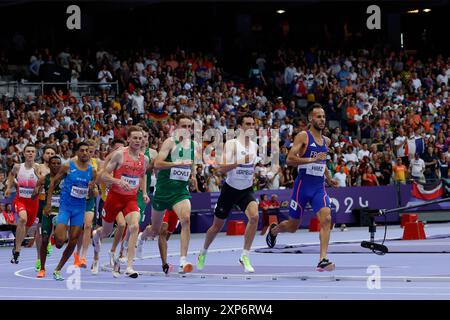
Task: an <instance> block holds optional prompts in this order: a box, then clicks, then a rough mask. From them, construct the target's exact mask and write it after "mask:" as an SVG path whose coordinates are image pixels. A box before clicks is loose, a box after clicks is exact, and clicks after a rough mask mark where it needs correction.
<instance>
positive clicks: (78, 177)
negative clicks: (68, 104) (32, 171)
mask: <svg viewBox="0 0 450 320" xmlns="http://www.w3.org/2000/svg"><path fill="white" fill-rule="evenodd" d="M76 155H77V157H76V159H75V160H72V159H71V160H69V161H68V162H67V163H65V164H64V165H63V166H61V168H60V170H59V172H58V173H57V174H56V176H55V177H54V178H53V179H52V180H51V182H50V187H49V188H48V192H47V205H46V207H45V214H50V212H51V207H52V205H51V201H52V200H51V199H52V196H53V192H54V190H55V188H56V186H57V185H58V184H59V182H60V181H61V180H62V179H64V184H63V187H62V189H61V200H60V206H59V214H58V218H57V225H56V229H55V244H56V248H58V249H60V248H62V246H63V245H64V242H65V240H66V234H67V229H66V228H67V226H69V225H70V228H69V241H68V243H67V247H66V249H65V250H64V252H63V255H62V257H61V260H60V261H59V264H58V266H57V267H56V268H55V270H54V272H53V278H54V279H55V280H58V281H61V280H64V278H63V277H62V276H61V269H62V267H63V266H64V264H65V263H66V262H67V260H68V259H69V258H70V256H71V255H72V253H73V251H74V250H75V246H76V245H77V242H78V238H79V237H80V236H81V234H82V231H83V229H82V227H83V222H84V213H85V212H86V198H87V197H88V195H89V192H91V194H90V195H91V196H92V190H93V188H94V185H95V179H96V175H97V173H96V171H95V170H94V169H93V168H92V165H91V164H90V163H89V145H88V144H87V143H86V142H80V143H79V144H78V145H77V146H76ZM69 223H70V224H69Z"/></svg>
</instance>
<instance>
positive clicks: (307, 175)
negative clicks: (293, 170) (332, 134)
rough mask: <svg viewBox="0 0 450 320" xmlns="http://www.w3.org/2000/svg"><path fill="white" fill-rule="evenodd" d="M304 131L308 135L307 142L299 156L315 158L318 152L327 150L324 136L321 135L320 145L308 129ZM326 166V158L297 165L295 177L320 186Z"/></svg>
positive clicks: (322, 182) (323, 180)
mask: <svg viewBox="0 0 450 320" xmlns="http://www.w3.org/2000/svg"><path fill="white" fill-rule="evenodd" d="M306 133H307V135H308V144H307V147H306V151H305V153H304V154H303V156H302V157H301V158H315V157H316V156H317V155H318V154H319V153H327V152H328V148H327V145H326V140H325V137H324V136H322V145H319V144H318V143H317V141H315V140H314V137H313V136H312V134H311V132H310V131H306ZM326 166H327V165H326V160H323V161H319V162H314V163H308V164H302V165H299V166H298V176H297V179H302V180H307V181H309V182H310V183H311V184H313V185H314V184H315V185H321V186H322V185H323V184H324V182H325V168H326Z"/></svg>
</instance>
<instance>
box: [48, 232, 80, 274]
mask: <svg viewBox="0 0 450 320" xmlns="http://www.w3.org/2000/svg"><path fill="white" fill-rule="evenodd" d="M61 226H62V227H64V228H65V225H57V226H56V231H57V232H58V228H59V227H61ZM60 229H61V228H60ZM82 231H83V229H82V227H81V226H79V225H78V226H77V225H73V226H72V225H71V226H70V229H69V242H68V243H67V247H66V249H65V250H64V252H63V254H62V257H61V260H60V261H59V263H58V266H57V267H56V268H55V272H57V271H61V269H62V267H63V266H64V265H65V263H66V262H67V260H68V259H69V258H70V256H71V255H72V253H73V251H74V250H75V246H76V245H77V242H78V238H79V237H80V236H81V234H82ZM57 247H58V245H57ZM61 247H62V245H61Z"/></svg>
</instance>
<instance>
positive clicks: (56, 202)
mask: <svg viewBox="0 0 450 320" xmlns="http://www.w3.org/2000/svg"><path fill="white" fill-rule="evenodd" d="M59 200H60V196H59V195H57V196H52V207H53V208H59Z"/></svg>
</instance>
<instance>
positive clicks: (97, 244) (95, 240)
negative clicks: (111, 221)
mask: <svg viewBox="0 0 450 320" xmlns="http://www.w3.org/2000/svg"><path fill="white" fill-rule="evenodd" d="M101 244H102V243H101V240H100V232H98V231H97V230H94V232H93V233H92V245H93V246H94V251H95V253H100V248H101Z"/></svg>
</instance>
